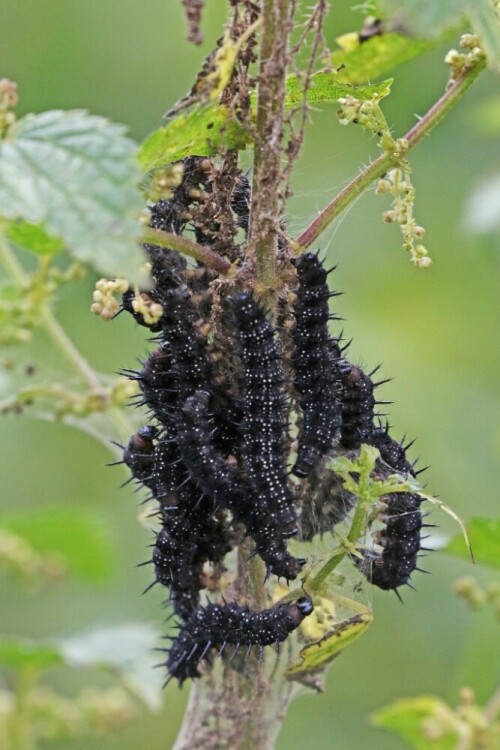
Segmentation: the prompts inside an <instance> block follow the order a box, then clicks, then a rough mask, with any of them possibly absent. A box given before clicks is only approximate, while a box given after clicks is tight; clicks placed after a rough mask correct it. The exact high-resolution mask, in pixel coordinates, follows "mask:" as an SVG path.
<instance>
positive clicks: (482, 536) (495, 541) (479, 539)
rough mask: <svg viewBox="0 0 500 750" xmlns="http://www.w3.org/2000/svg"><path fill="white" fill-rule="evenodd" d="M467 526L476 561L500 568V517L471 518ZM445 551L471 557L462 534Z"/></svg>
mask: <svg viewBox="0 0 500 750" xmlns="http://www.w3.org/2000/svg"><path fill="white" fill-rule="evenodd" d="M467 526H468V531H469V537H470V541H471V545H472V550H473V552H474V559H475V560H476V562H478V563H482V564H483V565H490V566H491V567H494V568H500V519H490V518H471V519H470V521H469V523H468V524H467ZM444 551H445V552H449V553H450V554H452V555H457V556H458V557H465V558H468V557H469V553H468V550H467V547H466V545H465V542H464V540H463V537H462V536H461V535H459V536H456V537H455V538H454V539H452V540H451V542H450V543H449V544H448V545H447V546H446V547H444Z"/></svg>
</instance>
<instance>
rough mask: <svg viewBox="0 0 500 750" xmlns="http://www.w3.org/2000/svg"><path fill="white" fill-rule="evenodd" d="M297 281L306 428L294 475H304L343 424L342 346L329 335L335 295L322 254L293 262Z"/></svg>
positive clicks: (298, 370) (299, 382) (298, 364)
mask: <svg viewBox="0 0 500 750" xmlns="http://www.w3.org/2000/svg"><path fill="white" fill-rule="evenodd" d="M292 263H293V265H294V266H295V268H296V269H297V275H298V281H299V285H298V288H297V297H296V300H295V304H294V308H293V312H294V315H295V326H294V329H293V333H292V339H293V343H294V352H293V360H292V361H293V365H294V372H295V377H294V386H295V388H296V390H297V392H298V394H299V404H300V408H301V410H302V428H301V432H300V438H299V448H298V452H297V460H296V462H295V466H294V467H293V473H294V474H295V475H296V476H298V477H305V476H307V475H308V474H309V472H310V471H311V470H312V469H314V468H315V467H316V466H318V464H319V463H320V461H321V460H322V459H323V458H324V456H325V455H327V454H328V453H329V452H330V451H331V449H332V447H333V445H334V441H335V440H336V439H337V437H338V433H339V429H340V425H341V417H342V412H341V401H340V396H341V388H342V386H341V380H340V369H339V363H340V362H341V358H340V350H339V349H338V344H337V342H336V340H334V339H332V338H331V337H330V334H329V332H328V321H329V320H331V319H332V317H334V316H332V315H330V311H329V309H328V300H329V299H330V298H331V297H334V296H336V292H330V290H329V289H328V285H327V276H328V274H327V272H326V271H325V269H324V268H323V266H322V265H321V262H320V260H319V258H318V257H317V256H316V255H314V254H313V253H305V254H304V255H301V256H300V257H299V258H295V259H294V260H292Z"/></svg>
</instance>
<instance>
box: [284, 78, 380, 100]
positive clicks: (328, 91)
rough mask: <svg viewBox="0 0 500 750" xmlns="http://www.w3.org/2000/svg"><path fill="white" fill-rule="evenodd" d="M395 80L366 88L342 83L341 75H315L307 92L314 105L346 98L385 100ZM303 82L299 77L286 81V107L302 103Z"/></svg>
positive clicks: (308, 98)
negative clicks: (375, 97)
mask: <svg viewBox="0 0 500 750" xmlns="http://www.w3.org/2000/svg"><path fill="white" fill-rule="evenodd" d="M365 80H366V79H365ZM392 81H393V79H392V78H389V79H388V80H387V81H382V82H381V83H376V84H373V85H366V86H356V87H354V86H351V85H350V84H349V82H342V80H341V78H340V74H339V73H315V74H314V75H313V76H312V79H311V86H310V88H309V90H308V92H307V97H306V99H307V101H308V102H309V103H312V104H318V103H321V102H335V101H338V99H340V98H341V97H344V96H354V97H355V98H356V99H361V100H362V101H365V100H370V99H373V97H374V96H375V95H377V96H378V97H379V99H383V98H384V96H387V95H388V94H389V93H390V91H391V84H392ZM302 92H303V82H302V80H300V79H299V78H298V77H297V76H289V77H288V78H287V81H286V99H285V106H287V107H294V106H296V105H297V104H300V103H301V101H302V96H303V94H302Z"/></svg>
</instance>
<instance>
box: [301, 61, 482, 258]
mask: <svg viewBox="0 0 500 750" xmlns="http://www.w3.org/2000/svg"><path fill="white" fill-rule="evenodd" d="M485 67H486V61H485V60H480V61H478V62H477V63H476V64H475V65H472V66H471V67H468V68H466V69H465V70H464V72H463V74H462V75H460V76H457V78H456V79H455V80H453V81H451V83H450V84H449V86H448V88H447V89H446V91H445V93H444V94H443V95H442V96H441V97H440V99H438V101H437V102H436V103H435V104H433V106H432V107H431V108H430V109H429V110H428V112H426V114H425V115H424V116H423V117H422V118H421V119H420V120H419V121H418V122H417V123H416V125H414V126H413V127H412V128H411V129H410V130H409V131H408V132H407V133H406V135H405V136H403V140H404V141H406V143H407V151H410V150H411V149H412V148H414V147H415V146H416V145H417V144H418V143H420V141H421V140H423V138H425V136H427V135H429V133H430V132H431V131H432V130H433V129H434V128H435V127H436V125H438V124H439V123H440V122H441V120H442V119H443V118H444V117H445V116H446V115H447V114H448V112H450V111H451V110H452V109H453V108H454V107H455V105H456V104H457V102H459V101H460V99H461V98H462V97H463V96H464V94H465V93H466V92H467V91H468V89H469V88H470V87H471V86H472V84H473V83H474V81H475V80H476V78H477V77H478V75H479V74H480V73H481V71H483V70H484V69H485ZM399 162H400V157H399V155H396V154H394V153H392V152H384V153H383V154H381V155H380V156H379V157H378V159H375V161H374V162H372V163H371V164H369V165H368V166H367V167H366V168H365V169H363V170H362V171H361V172H360V173H359V174H358V175H357V177H355V178H354V179H353V180H351V182H349V183H348V184H347V185H346V186H345V188H344V189H343V190H341V191H340V193H338V195H336V196H335V197H334V198H333V199H332V200H331V201H330V203H328V205H327V206H325V208H324V209H323V210H322V211H321V212H320V213H319V214H318V216H317V217H316V218H315V219H314V221H312V222H311V223H310V224H309V226H308V227H306V229H304V231H303V232H302V234H301V235H299V237H297V239H296V240H295V241H294V246H295V251H296V252H301V251H302V250H305V249H306V248H308V247H310V246H311V245H312V244H313V242H315V241H316V240H317V239H318V237H319V236H320V235H321V234H322V232H324V231H325V229H326V228H327V227H328V226H329V225H330V224H331V223H332V222H333V221H334V220H335V219H337V218H338V217H339V216H341V214H343V212H344V211H345V210H346V209H347V208H348V207H349V206H350V205H351V204H352V203H354V201H355V200H356V199H357V198H358V197H359V196H360V195H361V194H362V193H364V191H365V190H366V189H367V188H368V187H370V185H371V184H372V182H374V181H375V180H377V179H380V178H381V177H383V175H384V174H385V173H386V172H387V170H388V169H390V168H391V167H394V166H398V165H399Z"/></svg>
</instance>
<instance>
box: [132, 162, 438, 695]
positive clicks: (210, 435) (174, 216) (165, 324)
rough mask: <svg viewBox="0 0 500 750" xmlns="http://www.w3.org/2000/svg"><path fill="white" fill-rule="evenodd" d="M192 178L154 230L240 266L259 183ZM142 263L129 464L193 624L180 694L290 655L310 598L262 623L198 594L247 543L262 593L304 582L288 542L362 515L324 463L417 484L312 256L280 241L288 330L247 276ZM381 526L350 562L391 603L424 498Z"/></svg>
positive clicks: (154, 215)
mask: <svg viewBox="0 0 500 750" xmlns="http://www.w3.org/2000/svg"><path fill="white" fill-rule="evenodd" d="M182 168H183V174H184V176H183V179H182V180H181V182H180V183H179V184H178V185H177V186H176V187H175V189H174V191H173V196H172V198H171V199H169V200H160V201H158V202H157V203H156V204H155V205H153V206H151V208H150V214H151V220H150V223H151V226H153V227H156V228H159V229H163V230H165V231H169V232H176V233H182V232H185V231H188V230H189V229H191V230H193V231H194V232H195V234H196V238H197V240H198V242H201V243H202V244H210V245H211V246H213V247H214V248H216V249H217V252H218V253H220V254H221V255H222V256H223V257H225V258H227V259H229V260H230V261H231V262H233V263H235V264H236V266H237V265H238V264H240V265H242V261H243V260H244V256H243V253H242V249H241V246H240V245H238V241H237V234H238V231H239V229H241V228H242V229H243V230H245V231H246V230H247V227H248V207H249V204H250V185H249V182H248V180H247V179H246V178H245V177H244V176H243V175H242V174H241V173H240V172H239V171H237V170H236V171H233V172H232V173H231V174H226V173H225V172H224V170H222V171H219V172H218V171H217V169H218V168H217V166H216V165H214V164H213V163H212V162H211V161H210V160H208V159H205V158H201V157H189V158H188V159H185V160H184V161H183V162H182ZM221 196H222V198H221ZM221 200H222V203H220V201H221ZM218 201H219V203H218ZM145 250H146V254H147V256H148V259H149V262H150V265H151V277H152V278H151V281H152V283H151V287H150V288H149V289H148V290H145V291H144V292H140V294H143V293H144V294H146V295H147V296H148V297H149V298H150V299H152V300H154V301H155V302H158V303H160V304H161V306H162V312H161V316H160V317H159V319H158V320H156V321H155V322H154V323H148V322H147V321H146V320H145V318H144V316H142V315H141V314H140V313H138V312H137V311H136V306H135V305H134V304H133V302H134V295H133V294H132V293H131V292H128V293H126V294H125V295H124V298H123V309H124V310H127V311H129V312H131V314H132V315H133V316H134V318H135V320H136V321H137V322H138V323H139V324H140V325H143V326H146V327H148V328H149V329H150V330H151V331H152V332H153V333H155V334H157V339H156V348H154V349H153V351H152V352H151V353H150V354H149V356H148V357H147V359H146V360H145V361H144V362H142V363H141V366H140V369H138V370H136V371H133V370H127V371H125V373H126V374H127V375H128V377H129V378H131V379H134V380H136V381H137V382H138V385H139V388H140V391H141V394H140V396H139V398H138V401H137V405H139V406H142V407H145V408H146V409H147V410H148V412H149V417H150V419H149V421H150V422H151V424H148V425H147V426H146V427H143V428H142V429H141V430H139V431H138V432H137V433H136V434H135V435H133V436H132V438H131V439H130V441H129V443H128V445H127V446H126V447H125V448H124V453H123V460H124V463H126V464H127V466H128V467H129V468H130V471H131V473H132V476H133V478H134V479H135V481H136V482H138V483H139V484H142V485H144V486H146V487H147V488H148V490H149V492H150V496H151V497H152V498H154V499H156V500H157V501H158V504H159V511H158V516H159V519H160V522H161V523H160V529H159V531H158V532H157V534H156V537H155V542H154V545H153V555H152V559H151V560H149V561H148V562H149V563H150V564H153V567H154V571H155V581H154V583H159V584H160V585H162V586H165V587H167V588H168V590H169V599H168V601H169V602H170V603H171V606H172V608H173V610H174V612H175V614H176V615H177V616H178V617H179V619H180V621H181V622H182V623H183V624H182V625H181V628H180V632H179V634H178V635H177V636H176V637H175V638H173V640H172V645H171V648H170V650H169V653H168V658H167V662H166V667H167V671H168V673H169V676H170V677H176V678H177V679H178V680H179V682H181V683H182V682H183V681H184V680H185V679H187V678H189V677H197V676H198V675H199V670H198V665H199V663H200V662H201V661H203V660H209V659H210V655H211V651H212V650H213V649H217V650H218V651H219V652H222V651H223V650H224V647H225V645H226V644H233V645H234V646H235V647H239V646H241V645H246V646H248V647H251V646H253V645H256V646H258V647H260V648H263V647H264V646H265V645H268V644H271V643H280V642H281V641H283V640H284V639H285V638H286V637H287V635H288V634H289V633H290V632H292V631H293V630H295V629H296V628H297V627H298V626H299V624H300V622H301V621H302V619H303V618H304V617H305V616H306V615H308V614H309V613H310V612H311V611H312V602H311V601H310V599H309V598H308V597H307V596H304V597H302V598H300V599H298V600H297V601H296V602H295V603H292V604H291V603H290V602H287V603H286V604H278V605H276V606H275V607H272V608H270V609H264V610H262V611H261V612H255V611H252V610H251V609H250V608H248V607H246V606H245V605H241V604H238V605H237V604H226V603H224V604H221V603H217V604H212V603H210V604H208V605H207V606H206V607H202V606H201V605H200V592H201V591H203V590H204V589H206V588H207V587H208V582H209V581H213V580H216V581H218V580H220V579H221V576H224V575H225V567H224V566H225V561H226V556H227V554H228V553H229V552H230V551H231V549H233V548H234V547H235V546H239V545H240V544H241V542H242V541H243V539H247V540H248V539H250V540H251V542H252V545H253V546H251V547H250V550H252V549H253V552H252V551H251V552H250V553H249V552H247V553H246V556H247V557H248V554H250V555H251V556H253V555H258V556H259V557H260V558H261V559H262V561H263V563H264V566H265V569H266V574H265V578H266V580H267V578H269V577H270V576H276V577H277V578H284V579H286V581H287V582H289V581H292V580H294V579H296V578H297V577H298V575H299V574H300V572H301V569H302V567H303V565H304V563H305V562H306V561H305V559H303V558H301V557H294V556H293V555H292V554H291V553H290V551H289V550H288V548H287V545H288V537H290V536H291V535H294V534H295V533H297V532H298V533H299V539H300V540H301V541H309V540H311V539H312V538H313V537H314V536H315V535H316V534H318V533H320V534H323V533H325V532H326V531H331V530H332V529H334V527H335V526H337V524H339V523H340V522H341V521H342V520H343V519H344V518H345V517H346V515H347V514H348V513H349V511H350V510H351V509H352V508H353V506H354V505H355V502H356V498H355V496H354V495H352V494H351V493H350V492H348V491H347V490H345V488H344V487H343V484H342V481H341V479H340V477H339V476H338V475H337V474H335V472H334V471H333V469H332V468H331V467H330V466H329V465H328V459H330V458H332V457H335V456H338V455H346V454H347V455H348V456H352V455H353V454H354V452H356V451H358V450H359V449H360V447H361V445H362V444H363V443H366V444H369V445H372V446H374V447H376V448H377V449H378V450H379V452H380V458H379V459H378V460H377V463H376V467H375V474H376V475H377V476H378V477H380V478H386V477H387V476H388V475H389V474H393V473H396V474H400V475H402V476H407V475H410V476H414V475H415V474H416V472H415V470H414V467H413V465H412V464H411V463H410V462H409V461H408V459H407V458H406V448H407V447H408V446H406V447H405V446H403V445H402V444H399V443H397V442H396V441H395V440H393V438H392V437H391V436H390V434H389V429H388V428H387V427H386V428H384V427H382V426H381V425H380V424H379V423H378V422H376V417H377V415H376V413H375V407H376V403H377V402H376V400H375V397H374V389H375V387H376V386H377V385H379V383H373V381H372V378H371V376H372V375H373V372H372V373H370V374H368V375H367V374H365V373H364V372H363V370H362V369H361V368H360V367H359V366H357V365H353V364H351V363H350V362H349V361H348V359H347V358H346V355H345V350H346V347H341V345H340V340H341V339H340V338H339V337H335V336H333V335H331V334H330V331H329V323H330V321H331V320H335V319H336V317H335V315H333V314H331V313H330V310H329V300H330V299H331V298H332V297H335V296H336V295H337V292H333V291H330V289H329V286H328V273H329V272H327V271H326V270H325V268H324V267H323V263H322V262H321V260H320V259H319V257H318V256H317V255H316V254H313V253H305V254H304V255H301V256H299V257H297V258H294V259H292V260H290V259H289V257H288V255H287V252H286V246H285V245H284V244H283V241H281V244H280V263H281V265H282V270H283V274H284V277H286V278H287V280H288V288H286V289H285V290H284V291H283V293H282V294H281V296H280V300H279V306H278V317H277V319H278V320H279V321H280V324H279V326H277V325H276V323H275V321H274V320H273V319H272V316H271V314H270V313H268V312H266V310H265V308H264V307H263V305H262V304H261V303H260V302H259V300H258V298H257V296H256V294H255V292H254V291H253V290H252V289H251V288H248V287H249V286H250V285H249V284H248V281H247V280H245V279H246V277H244V276H242V277H241V278H238V276H236V280H235V281H232V282H229V281H227V280H221V279H218V278H217V277H216V274H215V273H214V272H213V271H211V270H210V269H208V268H205V267H204V266H203V265H202V264H200V263H198V264H197V266H196V267H195V268H190V267H188V265H187V262H186V261H185V260H184V259H183V258H182V257H180V256H178V255H177V254H176V253H173V252H171V251H167V250H162V249H161V248H159V247H155V246H154V245H146V246H145ZM290 291H291V292H293V293H294V295H295V296H294V297H293V301H292V303H291V304H290V303H289V300H290V295H289V292H290ZM134 294H135V292H134ZM384 382H385V381H384ZM379 403H380V402H379ZM290 468H291V471H290ZM291 473H293V474H294V475H295V476H296V477H298V478H299V479H300V483H297V481H295V480H292V478H291V476H290V474H291ZM378 520H380V521H381V522H382V524H383V528H382V529H381V530H379V531H377V532H375V533H374V538H375V541H376V544H377V545H378V548H379V549H380V551H376V548H375V549H368V548H361V549H360V550H359V551H358V553H357V554H356V555H353V556H352V559H353V561H354V563H355V565H356V566H357V567H358V568H359V569H360V570H361V571H362V572H363V573H364V575H365V576H366V577H367V579H368V580H369V581H370V582H371V583H373V584H374V585H376V586H378V587H380V588H382V589H394V590H395V589H397V587H399V586H401V585H404V584H409V583H410V576H411V574H412V573H413V571H414V570H415V569H416V568H417V556H418V553H419V551H420V549H422V547H421V537H420V532H421V528H422V527H423V526H424V525H425V524H423V523H422V514H421V512H420V497H419V495H416V494H412V493H409V492H407V493H393V494H389V495H387V496H386V497H385V498H384V499H383V501H382V502H381V503H380V504H379V506H378ZM246 544H247V545H248V542H247V543H246ZM360 555H361V557H360ZM247 562H248V560H247V559H244V560H243V561H242V560H241V559H240V565H242V564H243V565H245V564H246V563H247ZM263 577H264V576H263ZM229 586H230V584H229ZM227 588H228V584H227V583H226V584H225V588H224V590H226V589H227ZM210 590H211V591H214V590H215V591H216V590H217V583H216V585H215V588H214V586H213V585H212V583H211V584H210ZM239 596H240V594H239ZM240 601H241V600H240Z"/></svg>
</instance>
